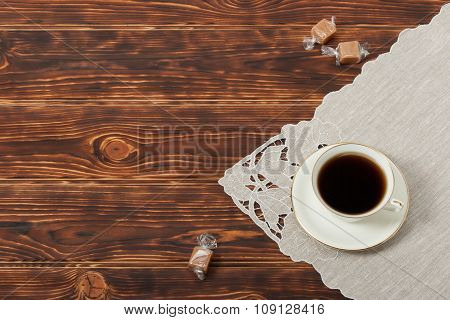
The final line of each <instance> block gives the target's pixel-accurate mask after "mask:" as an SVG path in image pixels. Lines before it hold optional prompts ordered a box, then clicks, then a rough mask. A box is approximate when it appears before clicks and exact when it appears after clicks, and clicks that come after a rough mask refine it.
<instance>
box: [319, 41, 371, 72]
mask: <svg viewBox="0 0 450 320" xmlns="http://www.w3.org/2000/svg"><path fill="white" fill-rule="evenodd" d="M367 46H368V45H367V43H364V44H360V43H359V42H358V41H349V42H341V43H339V45H338V47H337V48H336V49H333V48H331V47H327V46H322V54H323V55H327V56H331V57H336V64H337V65H338V66H339V65H341V64H353V63H359V62H361V60H362V59H364V58H365V57H367V56H368V55H369V51H367Z"/></svg>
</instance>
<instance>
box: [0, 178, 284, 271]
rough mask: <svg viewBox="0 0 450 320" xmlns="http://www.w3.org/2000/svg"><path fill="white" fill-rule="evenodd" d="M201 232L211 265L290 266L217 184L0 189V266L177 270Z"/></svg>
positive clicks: (187, 182)
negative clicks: (212, 250)
mask: <svg viewBox="0 0 450 320" xmlns="http://www.w3.org/2000/svg"><path fill="white" fill-rule="evenodd" d="M178 183H179V184H178ZM203 232H210V233H213V234H215V235H216V236H217V237H218V241H219V244H220V248H219V249H218V250H217V251H216V256H215V259H214V263H215V264H217V265H225V266H248V265H249V264H250V265H258V264H262V265H268V264H275V265H278V264H284V265H292V264H293V263H292V262H291V261H290V260H289V258H288V257H285V256H283V255H282V254H281V253H280V252H279V249H278V248H277V246H276V244H275V243H274V242H272V241H270V240H269V239H268V238H267V237H266V235H265V234H264V233H263V232H262V231H261V230H260V229H259V228H258V227H257V226H256V225H255V224H254V223H253V222H252V221H251V219H249V218H248V217H247V216H246V215H245V214H244V213H242V212H241V211H240V210H239V209H238V208H236V207H235V206H234V204H233V202H232V201H231V200H230V199H229V197H228V196H227V195H226V194H224V192H223V190H222V187H221V186H219V185H218V184H217V183H214V184H209V185H204V184H197V183H195V181H192V180H185V181H179V182H178V181H172V182H171V183H170V184H166V185H162V184H153V185H141V186H139V185H127V184H122V185H115V184H113V183H105V184H95V183H92V182H90V183H71V184H67V183H64V182H51V183H39V184H18V183H15V184H12V185H11V184H10V183H4V184H3V183H2V184H0V239H1V241H0V252H1V253H2V254H1V255H0V267H1V266H2V265H5V264H6V265H11V263H26V262H30V263H40V264H41V265H42V264H44V265H45V263H46V262H50V263H53V262H58V263H60V262H63V263H67V262H70V263H78V262H80V263H87V264H89V265H96V264H97V263H103V262H105V263H114V265H120V266H126V265H130V264H131V265H134V266H153V267H155V266H159V267H162V266H164V265H173V266H180V265H181V266H184V265H185V264H186V263H187V261H188V259H189V256H190V254H191V252H192V248H193V247H194V246H195V244H196V241H195V238H196V236H197V235H199V234H201V233H203Z"/></svg>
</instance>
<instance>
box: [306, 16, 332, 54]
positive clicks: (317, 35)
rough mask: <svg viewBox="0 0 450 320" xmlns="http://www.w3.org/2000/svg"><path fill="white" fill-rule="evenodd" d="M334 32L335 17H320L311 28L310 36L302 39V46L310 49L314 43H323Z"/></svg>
mask: <svg viewBox="0 0 450 320" xmlns="http://www.w3.org/2000/svg"><path fill="white" fill-rule="evenodd" d="M335 33H336V17H335V16H333V17H331V21H330V20H326V19H322V20H320V21H319V22H318V23H317V24H316V25H315V26H314V27H312V29H311V37H305V38H304V39H303V47H304V48H305V50H308V51H309V50H312V49H313V48H314V45H315V44H316V43H318V44H325V43H327V42H328V40H330V39H331V38H332V37H333V35H334V34H335Z"/></svg>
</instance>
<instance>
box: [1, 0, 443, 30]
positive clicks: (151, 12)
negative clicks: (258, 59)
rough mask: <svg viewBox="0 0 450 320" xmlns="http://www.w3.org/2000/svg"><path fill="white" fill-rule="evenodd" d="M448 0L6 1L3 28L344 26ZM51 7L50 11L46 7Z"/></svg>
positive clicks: (401, 15)
mask: <svg viewBox="0 0 450 320" xmlns="http://www.w3.org/2000/svg"><path fill="white" fill-rule="evenodd" d="M444 3H445V1H438V0H403V1H394V0H391V1H383V0H366V1H359V2H358V4H357V5H355V3H354V2H352V1H339V0H327V1H325V0H320V1H304V0H303V1H301V0H280V1H257V0H255V1H232V2H231V1H225V0H218V1H215V0H206V1H205V0H171V1H135V0H123V1H113V0H108V1H99V0H80V1H76V2H75V3H74V1H69V0H61V1H50V2H49V1H45V0H37V1H26V0H14V1H12V0H6V1H4V2H3V5H2V7H1V8H0V21H1V25H0V26H1V27H2V28H37V25H40V26H42V27H44V28H58V27H59V28H61V27H64V28H70V27H78V28H79V27H84V28H86V27H92V28H98V27H106V28H111V27H114V26H116V27H117V26H120V27H121V28H122V27H125V28H126V27H145V26H148V25H163V26H180V25H181V26H186V25H190V26H192V25H203V26H223V25H232V26H236V25H258V26H261V25H267V24H269V25H285V24H293V25H310V24H314V23H315V22H317V21H318V20H320V19H321V18H322V17H325V16H330V15H332V14H334V15H337V17H338V21H339V24H340V25H358V24H378V25H385V24H388V25H401V24H404V23H411V22H414V21H417V20H419V19H421V18H422V17H423V16H425V15H427V14H430V13H436V12H437V11H438V10H439V7H440V6H442V5H443V4H444ZM43 8H45V10H43Z"/></svg>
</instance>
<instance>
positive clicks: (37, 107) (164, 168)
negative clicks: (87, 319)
mask: <svg viewBox="0 0 450 320" xmlns="http://www.w3.org/2000/svg"><path fill="white" fill-rule="evenodd" d="M318 103H319V101H315V100H305V101H302V102H298V103H282V102H281V103H280V102H266V103H257V102H213V101H210V102H195V101H192V102H158V103H157V104H149V103H148V102H146V101H134V102H133V101H114V102H84V101H69V102H33V103H30V102H10V103H6V102H4V103H3V104H2V109H1V112H2V116H3V121H1V122H0V130H1V131H2V134H1V135H0V180H2V179H15V180H22V181H27V180H29V179H40V180H42V179H47V180H48V179H52V180H55V179H66V180H74V179H78V180H79V179H83V180H86V179H96V180H100V179H102V180H111V179H135V181H143V180H145V181H147V182H148V181H167V180H168V179H170V180H174V181H176V180H177V179H183V178H185V177H187V176H189V178H190V179H191V180H194V181H196V182H198V183H200V182H202V181H203V182H214V183H216V182H217V180H218V179H219V178H220V177H221V176H222V174H223V172H224V171H225V170H226V169H227V168H228V167H230V166H232V165H233V164H234V163H235V162H237V161H238V160H240V158H242V157H243V156H245V155H247V154H249V153H250V152H252V151H253V150H254V149H255V148H256V147H258V146H259V145H261V144H262V143H263V142H264V141H266V140H267V139H268V138H270V137H271V136H272V135H274V134H277V133H279V130H280V128H281V127H282V126H283V125H284V124H286V123H292V122H294V123H296V122H298V121H301V120H307V119H310V118H311V117H312V115H313V112H314V109H315V107H316V105H317V104H318ZM68 110H70V111H68ZM243 114H245V116H242V115H243ZM111 139H113V140H114V139H120V140H121V141H124V142H126V143H127V144H129V145H130V149H131V150H130V152H129V154H128V156H127V157H126V158H124V159H121V160H120V161H110V159H109V158H108V156H107V153H106V154H105V152H104V150H103V149H102V145H104V143H105V142H106V143H108V141H111Z"/></svg>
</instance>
